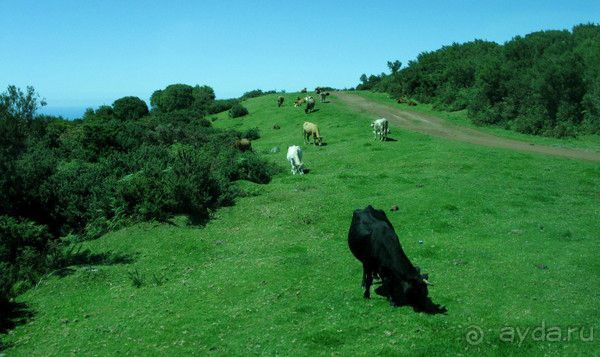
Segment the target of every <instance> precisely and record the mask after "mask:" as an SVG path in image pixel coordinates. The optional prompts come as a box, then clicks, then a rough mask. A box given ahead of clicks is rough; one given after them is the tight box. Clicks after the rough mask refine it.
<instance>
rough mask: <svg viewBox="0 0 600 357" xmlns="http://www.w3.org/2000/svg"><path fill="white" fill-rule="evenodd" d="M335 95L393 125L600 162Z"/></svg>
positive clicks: (590, 154)
mask: <svg viewBox="0 0 600 357" xmlns="http://www.w3.org/2000/svg"><path fill="white" fill-rule="evenodd" d="M335 95H336V96H337V97H338V98H339V99H340V100H341V101H342V102H344V103H346V104H348V105H349V106H350V107H352V108H354V109H356V110H358V111H361V112H365V113H369V114H371V115H373V116H374V119H375V117H377V118H381V117H384V118H386V119H388V120H389V121H390V123H392V124H393V125H395V126H397V127H401V128H405V129H409V130H413V131H418V132H420V133H424V134H429V135H433V136H441V137H444V138H449V139H451V140H456V141H464V142H467V143H471V144H476V145H482V146H489V147H497V148H504V149H512V150H517V151H526V152H535V153H540V154H546V155H554V156H562V157H567V158H571V159H579V160H587V161H595V162H600V153H598V152H594V151H585V150H577V149H568V148H558V147H553V146H546V145H539V144H535V145H534V144H532V143H527V142H524V141H518V140H513V139H507V138H502V137H499V136H495V135H491V134H487V133H484V132H481V131H478V130H475V129H471V128H467V127H464V126H460V125H456V124H453V123H450V122H447V121H444V120H441V119H439V118H435V117H431V116H428V115H425V114H421V113H415V112H409V111H405V110H401V109H400V108H394V107H391V106H388V105H385V104H380V103H377V102H374V101H371V100H368V99H366V98H363V97H361V96H359V95H356V94H352V93H349V92H336V93H335Z"/></svg>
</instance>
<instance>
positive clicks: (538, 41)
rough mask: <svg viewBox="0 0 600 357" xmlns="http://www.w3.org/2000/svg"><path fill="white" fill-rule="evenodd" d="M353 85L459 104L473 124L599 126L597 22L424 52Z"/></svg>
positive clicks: (583, 129) (545, 128)
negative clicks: (504, 39) (500, 42)
mask: <svg viewBox="0 0 600 357" xmlns="http://www.w3.org/2000/svg"><path fill="white" fill-rule="evenodd" d="M387 64H388V67H389V69H390V73H387V74H386V73H382V74H380V75H370V76H367V75H366V74H363V75H362V76H361V77H360V81H361V83H360V84H359V85H358V86H357V88H356V89H358V90H373V91H380V92H386V93H389V94H390V95H391V96H392V97H394V98H400V97H403V96H405V97H410V98H414V99H416V100H418V101H420V102H423V103H431V104H433V106H434V108H436V109H440V110H447V111H458V110H466V111H467V113H468V117H469V118H470V120H472V121H473V122H474V123H476V124H480V125H496V126H500V127H503V128H506V129H510V130H515V131H518V132H522V133H527V134H534V135H544V136H553V137H566V136H575V135H577V134H599V133H600V25H596V24H580V25H577V26H574V27H573V28H572V30H571V31H568V30H563V31H556V30H552V31H539V32H534V33H530V34H528V35H526V36H523V37H521V36H516V37H514V38H513V39H512V40H510V41H508V42H506V43H504V44H502V45H501V44H497V43H495V42H490V41H482V40H475V41H471V42H466V43H462V44H458V43H454V44H452V45H450V46H444V47H442V48H440V49H439V50H436V51H432V52H423V53H421V54H419V55H418V56H417V58H416V59H415V60H412V61H409V62H408V65H407V66H405V67H404V68H402V64H401V63H400V62H399V61H393V62H392V61H390V62H388V63H387Z"/></svg>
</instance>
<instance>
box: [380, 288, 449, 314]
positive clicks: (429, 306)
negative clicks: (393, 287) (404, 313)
mask: <svg viewBox="0 0 600 357" xmlns="http://www.w3.org/2000/svg"><path fill="white" fill-rule="evenodd" d="M375 294H377V295H379V296H382V297H385V298H386V299H389V295H390V294H389V292H388V290H387V289H386V288H385V287H384V286H383V285H380V286H378V287H377V288H376V289H375ZM407 305H408V306H411V307H412V309H413V311H414V312H422V313H425V314H428V315H437V314H446V313H447V312H448V309H447V308H446V307H445V306H442V305H438V304H436V303H434V302H433V301H432V300H431V298H430V297H429V296H427V297H425V298H424V299H423V300H421V301H419V302H418V303H413V304H407ZM407 305H400V306H407Z"/></svg>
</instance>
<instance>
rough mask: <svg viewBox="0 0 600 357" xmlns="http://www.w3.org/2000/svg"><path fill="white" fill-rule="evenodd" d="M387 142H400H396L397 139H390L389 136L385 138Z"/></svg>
mask: <svg viewBox="0 0 600 357" xmlns="http://www.w3.org/2000/svg"><path fill="white" fill-rule="evenodd" d="M385 141H398V140H396V139H394V138H390V137H389V136H388V137H387V138H385Z"/></svg>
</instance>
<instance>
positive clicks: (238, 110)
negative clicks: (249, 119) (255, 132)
mask: <svg viewBox="0 0 600 357" xmlns="http://www.w3.org/2000/svg"><path fill="white" fill-rule="evenodd" d="M247 114H248V109H246V107H244V106H242V105H241V104H235V105H233V106H232V107H231V109H229V116H230V117H231V118H239V117H243V116H244V115H247Z"/></svg>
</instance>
